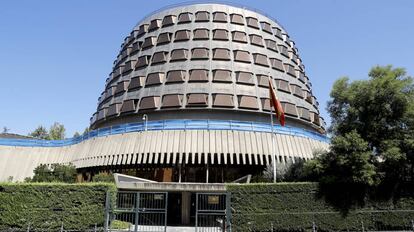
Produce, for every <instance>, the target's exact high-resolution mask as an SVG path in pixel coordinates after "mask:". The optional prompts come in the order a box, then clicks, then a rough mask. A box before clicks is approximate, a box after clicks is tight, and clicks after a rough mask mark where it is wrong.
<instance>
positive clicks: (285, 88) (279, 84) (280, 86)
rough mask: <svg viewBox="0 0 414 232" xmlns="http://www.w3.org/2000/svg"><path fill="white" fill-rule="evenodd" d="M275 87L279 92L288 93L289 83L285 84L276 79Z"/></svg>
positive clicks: (283, 81) (285, 82)
mask: <svg viewBox="0 0 414 232" xmlns="http://www.w3.org/2000/svg"><path fill="white" fill-rule="evenodd" d="M276 87H277V89H278V90H280V91H283V92H286V93H290V88H289V82H287V81H285V80H280V79H277V80H276Z"/></svg>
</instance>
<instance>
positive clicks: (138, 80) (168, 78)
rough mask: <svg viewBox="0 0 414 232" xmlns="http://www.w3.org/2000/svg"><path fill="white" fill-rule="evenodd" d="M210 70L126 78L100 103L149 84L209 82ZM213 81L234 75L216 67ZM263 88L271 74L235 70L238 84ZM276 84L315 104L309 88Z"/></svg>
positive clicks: (226, 81)
mask: <svg viewBox="0 0 414 232" xmlns="http://www.w3.org/2000/svg"><path fill="white" fill-rule="evenodd" d="M209 73H210V72H209V70H206V69H193V70H190V71H189V72H187V71H185V70H172V71H169V72H167V73H166V74H165V73H164V72H155V73H150V74H148V75H147V76H146V77H145V76H136V77H133V78H131V80H125V81H121V82H119V83H118V84H117V85H116V86H111V87H109V88H107V89H106V91H105V92H104V93H103V94H102V96H101V97H100V99H99V102H100V103H104V102H106V100H109V98H111V97H112V96H114V95H119V94H122V93H124V92H126V91H133V90H135V89H140V88H143V87H147V86H155V85H161V84H163V83H165V84H172V83H183V82H185V81H186V80H188V82H208V81H209V80H210V77H209ZM212 75H213V76H212V81H213V82H220V83H232V82H233V77H232V72H231V71H230V70H225V69H216V70H213V71H212ZM254 76H256V80H257V86H259V87H263V88H269V76H268V75H263V74H256V75H254V74H253V73H251V72H243V71H237V72H235V79H236V83H237V84H243V85H252V86H254V85H256V80H255V78H254ZM275 86H276V88H277V90H279V91H282V92H285V93H289V94H293V95H294V96H296V97H298V98H301V99H305V100H306V101H307V102H308V103H310V104H313V105H315V104H316V99H315V97H314V96H313V95H312V93H311V92H310V91H309V90H306V89H302V88H301V87H300V86H299V85H296V84H290V83H289V82H288V81H286V80H282V79H275Z"/></svg>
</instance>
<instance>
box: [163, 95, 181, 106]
mask: <svg viewBox="0 0 414 232" xmlns="http://www.w3.org/2000/svg"><path fill="white" fill-rule="evenodd" d="M182 105H183V95H182V94H168V95H164V96H163V97H162V108H179V107H181V106H182Z"/></svg>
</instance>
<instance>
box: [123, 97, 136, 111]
mask: <svg viewBox="0 0 414 232" xmlns="http://www.w3.org/2000/svg"><path fill="white" fill-rule="evenodd" d="M132 111H135V103H134V100H133V99H130V100H125V101H124V103H123V104H122V106H121V113H126V112H132Z"/></svg>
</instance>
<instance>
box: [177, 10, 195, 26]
mask: <svg viewBox="0 0 414 232" xmlns="http://www.w3.org/2000/svg"><path fill="white" fill-rule="evenodd" d="M191 17H192V14H191V13H188V12H185V13H181V14H180V15H179V16H178V23H189V22H191Z"/></svg>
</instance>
